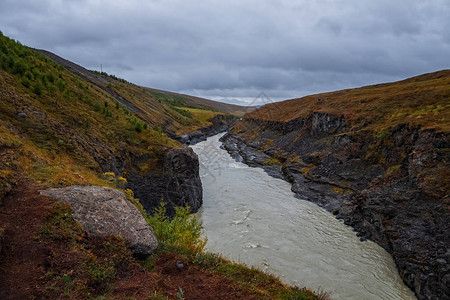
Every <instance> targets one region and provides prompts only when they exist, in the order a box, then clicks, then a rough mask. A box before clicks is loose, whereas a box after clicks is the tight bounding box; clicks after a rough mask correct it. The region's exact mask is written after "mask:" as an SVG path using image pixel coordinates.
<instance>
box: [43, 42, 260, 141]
mask: <svg viewBox="0 0 450 300" xmlns="http://www.w3.org/2000/svg"><path fill="white" fill-rule="evenodd" d="M35 51H37V52H39V53H41V54H43V55H45V56H46V57H48V58H50V59H51V60H53V61H55V62H57V63H58V64H61V65H62V66H64V68H66V69H67V70H69V71H71V72H72V73H74V74H76V75H78V76H79V77H81V78H83V79H85V80H86V81H88V82H90V83H91V84H93V85H94V86H97V87H99V88H100V89H101V90H103V91H104V92H105V93H107V94H108V95H110V96H111V97H113V98H114V99H115V100H117V101H118V102H119V103H121V104H122V105H124V106H125V107H127V108H128V109H129V110H130V111H132V112H133V113H135V114H137V115H138V116H139V117H140V118H141V119H143V120H145V121H146V122H147V123H148V124H150V125H152V126H157V127H161V128H162V129H163V130H164V131H166V132H171V133H177V134H184V133H190V132H192V131H194V130H196V129H198V128H201V127H205V126H208V125H210V124H211V123H210V122H209V120H210V119H207V120H205V119H198V118H196V116H195V115H192V114H190V113H189V112H188V111H186V109H185V108H186V107H187V108H194V109H200V110H203V111H205V113H208V114H209V115H210V116H211V118H212V117H213V116H214V115H216V114H219V113H225V114H233V115H237V116H241V115H243V114H244V113H245V112H247V111H251V110H252V108H248V107H242V106H237V105H231V104H226V103H220V102H216V101H211V100H207V99H202V98H198V97H193V96H188V95H182V94H177V93H173V92H167V91H161V90H156V89H151V88H146V87H141V86H138V85H134V84H132V83H130V82H128V81H126V80H124V79H121V78H117V77H116V76H114V75H108V74H106V73H104V72H103V73H100V72H96V71H89V70H87V69H85V68H83V67H81V66H79V65H77V64H75V63H73V62H70V61H67V60H65V59H63V58H61V57H59V56H57V55H55V54H53V53H51V52H48V51H45V50H35Z"/></svg>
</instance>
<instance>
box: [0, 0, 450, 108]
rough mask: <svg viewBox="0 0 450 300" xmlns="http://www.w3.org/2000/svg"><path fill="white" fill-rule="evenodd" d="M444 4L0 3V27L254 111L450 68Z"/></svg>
mask: <svg viewBox="0 0 450 300" xmlns="http://www.w3.org/2000/svg"><path fill="white" fill-rule="evenodd" d="M448 15H450V3H449V2H448V1H447V0H429V1H419V0H398V1H391V0H380V1H367V0H363V1H351V0H339V1H328V0H320V1H306V0H299V1H288V0H282V1H275V0H265V1H250V0H248V1H238V0H230V1H218V0H214V1H208V2H192V1H189V2H187V1H181V0H166V1H139V0H135V1H119V0H110V1H87V0H85V1H74V0H73V1H68V0H61V1H51V0H42V1H32V0H3V1H2V2H0V30H2V31H3V33H4V34H6V35H8V36H10V37H12V38H15V39H18V40H20V41H21V42H22V43H24V44H27V45H29V46H32V47H38V48H44V49H47V50H50V51H54V52H56V54H59V55H61V56H63V57H65V58H67V59H70V60H73V61H75V62H77V63H79V64H81V65H83V66H85V67H87V68H90V69H99V67H100V64H102V65H103V68H104V70H105V71H106V72H108V73H112V74H115V75H117V76H120V77H124V78H126V79H127V80H129V81H132V82H135V83H137V84H141V85H146V86H151V87H155V88H162V89H168V90H172V91H178V92H186V93H191V94H194V95H198V96H204V97H209V98H213V99H219V100H220V99H223V100H226V101H245V102H246V103H248V102H249V101H250V102H251V101H252V99H253V98H254V97H255V96H256V95H258V93H259V92H261V91H265V92H267V94H269V95H270V96H271V97H273V98H274V99H275V100H281V99H285V98H294V97H299V96H303V95H305V94H307V93H315V92H324V91H329V90H336V89H341V88H348V87H355V86H361V85H365V84H373V83H377V82H385V81H392V80H398V79H403V78H405V77H408V76H413V75H417V74H420V73H424V72H431V71H435V70H438V69H444V68H449V67H450V66H449V65H450V62H449V61H448V53H450V35H449V32H450V31H448V28H449V27H450V20H449V18H448Z"/></svg>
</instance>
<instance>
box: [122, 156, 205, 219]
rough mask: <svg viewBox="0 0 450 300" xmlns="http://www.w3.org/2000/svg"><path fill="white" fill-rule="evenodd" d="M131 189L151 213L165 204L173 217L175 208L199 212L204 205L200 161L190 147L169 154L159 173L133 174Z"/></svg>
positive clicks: (130, 180)
mask: <svg viewBox="0 0 450 300" xmlns="http://www.w3.org/2000/svg"><path fill="white" fill-rule="evenodd" d="M135 162H136V163H137V161H135ZM128 186H129V188H131V189H132V190H133V191H134V193H135V195H136V197H137V198H139V201H140V202H141V203H142V205H143V206H144V208H145V209H146V210H147V211H148V212H152V211H153V209H155V208H157V207H158V206H159V204H160V203H161V202H162V201H164V202H165V203H166V208H167V212H168V213H169V214H170V215H172V216H173V215H174V213H175V210H174V208H175V206H186V205H189V207H190V208H191V211H192V212H197V211H198V209H199V208H200V207H201V205H202V203H203V194H202V193H203V189H202V182H201V180H200V176H199V162H198V157H197V155H196V154H195V153H194V151H193V150H192V149H191V148H187V147H184V148H179V149H170V150H168V151H167V153H166V154H165V156H164V159H163V162H162V165H161V166H160V169H159V170H158V171H150V172H147V173H143V172H138V171H136V170H135V171H134V172H129V174H128Z"/></svg>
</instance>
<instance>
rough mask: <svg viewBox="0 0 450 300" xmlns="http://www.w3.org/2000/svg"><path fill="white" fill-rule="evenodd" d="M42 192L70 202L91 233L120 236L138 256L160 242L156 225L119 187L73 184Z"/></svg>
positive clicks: (76, 215) (150, 250)
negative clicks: (146, 218) (116, 188)
mask: <svg viewBox="0 0 450 300" xmlns="http://www.w3.org/2000/svg"><path fill="white" fill-rule="evenodd" d="M40 193H41V195H44V196H47V197H51V198H54V199H56V200H58V201H61V202H64V203H66V204H68V205H70V206H71V207H72V213H73V217H74V219H75V220H76V221H78V222H80V223H81V224H82V225H83V227H84V229H85V230H86V231H88V232H89V234H92V235H97V236H109V235H117V236H119V237H121V238H122V239H123V240H124V241H125V243H126V245H127V246H128V247H129V248H130V249H131V250H132V251H133V254H134V255H135V256H137V257H145V256H148V255H149V254H150V253H152V251H153V250H154V249H155V248H156V247H157V246H158V241H157V240H156V237H155V234H154V233H153V229H152V228H151V227H150V226H149V225H148V224H147V222H146V221H145V219H144V217H143V216H142V214H141V213H140V212H139V210H138V209H137V208H136V207H135V206H134V205H133V204H132V203H131V202H130V201H128V200H127V199H126V197H125V195H124V194H123V193H122V192H120V191H118V190H115V189H112V188H108V187H101V186H70V187H67V188H51V189H47V190H44V191H40Z"/></svg>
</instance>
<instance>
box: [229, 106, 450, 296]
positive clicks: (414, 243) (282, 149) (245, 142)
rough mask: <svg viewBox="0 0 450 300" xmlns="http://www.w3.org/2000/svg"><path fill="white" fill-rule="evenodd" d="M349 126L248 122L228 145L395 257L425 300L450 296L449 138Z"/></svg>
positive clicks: (338, 119) (315, 118) (318, 118)
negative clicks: (287, 182)
mask: <svg viewBox="0 0 450 300" xmlns="http://www.w3.org/2000/svg"><path fill="white" fill-rule="evenodd" d="M347 126H348V124H347V122H346V120H345V118H344V117H342V116H334V115H328V114H326V113H323V112H314V113H312V114H311V115H310V116H309V117H307V118H298V119H293V120H290V121H287V122H275V121H263V120H261V119H250V118H244V120H243V121H242V122H240V123H238V125H237V126H236V127H235V128H232V129H231V130H230V132H229V133H228V134H226V135H225V136H224V137H223V138H222V141H223V143H224V147H225V148H226V149H227V150H228V151H229V152H230V153H231V155H232V156H233V157H234V158H236V159H237V160H240V161H243V162H245V163H247V164H248V165H250V166H259V167H262V168H264V169H265V170H266V171H267V172H268V173H269V174H270V175H272V176H276V177H280V176H281V177H283V178H284V179H286V180H288V181H289V182H291V183H292V191H293V192H295V193H296V194H297V195H298V196H299V197H300V198H302V199H307V200H309V201H312V202H314V203H317V204H318V205H320V206H322V207H324V208H325V209H327V210H329V211H330V212H332V213H333V214H335V215H337V216H338V217H339V218H341V219H343V220H344V221H345V223H346V224H348V225H351V226H353V227H354V228H355V230H356V231H357V232H358V233H357V234H358V236H360V237H361V240H363V241H364V240H366V239H371V240H373V241H375V242H376V243H378V244H379V245H381V246H382V247H383V248H385V249H386V250H387V251H388V252H390V253H391V254H392V255H393V258H394V260H395V262H396V264H397V266H398V269H399V273H400V275H401V277H402V278H403V280H404V282H405V283H406V284H407V285H408V286H409V287H410V288H411V289H412V290H413V291H414V292H415V293H416V295H417V297H418V298H419V299H446V298H449V297H450V291H449V288H448V287H449V286H450V281H449V280H450V252H449V244H450V239H449V238H448V232H450V226H449V224H450V221H449V220H450V207H449V201H448V199H449V185H448V179H445V178H448V162H449V148H450V145H449V144H450V143H449V140H450V136H449V135H448V134H445V133H437V132H435V131H433V130H423V129H421V128H419V127H417V126H416V127H412V126H409V125H398V126H395V127H394V128H389V129H386V130H384V131H382V132H378V133H374V132H371V131H362V130H354V128H353V130H350V128H348V127H347Z"/></svg>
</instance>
